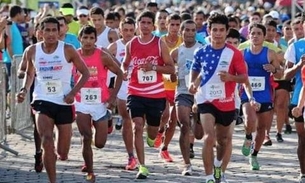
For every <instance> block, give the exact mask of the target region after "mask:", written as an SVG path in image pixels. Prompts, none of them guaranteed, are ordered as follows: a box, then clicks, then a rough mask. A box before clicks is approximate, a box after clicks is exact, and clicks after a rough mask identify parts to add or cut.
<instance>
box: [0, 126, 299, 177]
mask: <svg viewBox="0 0 305 183" xmlns="http://www.w3.org/2000/svg"><path fill="white" fill-rule="evenodd" d="M31 131H32V129H28V130H26V131H25V134H27V135H31ZM178 135H179V131H178V128H177V130H176V133H175V136H174V138H173V141H172V143H171V144H170V146H169V150H170V153H171V154H172V156H173V159H174V162H173V163H165V162H163V161H162V160H160V159H159V158H158V150H157V149H154V148H149V147H148V146H147V145H145V150H146V160H147V161H146V164H147V166H148V167H149V170H150V172H151V174H150V176H149V178H148V179H147V180H145V182H160V183H165V182H171V183H178V182H185V183H189V182H196V183H197V182H198V183H199V182H204V180H205V177H204V173H203V164H202V160H201V144H202V142H201V141H196V143H195V146H194V150H195V153H196V155H195V158H194V159H193V160H192V164H193V167H194V175H193V176H191V177H184V176H181V171H182V157H181V154H180V150H179V142H178ZM274 136H275V132H274V129H273V131H272V137H273V145H272V146H271V147H263V148H262V150H261V152H260V153H259V156H258V157H259V159H258V160H259V162H260V164H261V170H259V171H252V170H250V169H249V165H248V159H247V158H246V157H244V156H243V155H242V154H241V152H240V148H241V145H242V142H243V138H244V135H243V127H242V126H237V127H236V128H235V134H234V138H233V139H234V140H233V146H234V149H233V155H232V162H231V163H230V165H229V167H228V170H227V172H226V175H227V178H228V180H230V182H234V183H241V182H246V183H261V182H264V183H279V182H285V183H292V182H297V178H298V176H299V168H298V167H299V166H298V161H297V156H296V144H297V136H296V134H295V133H293V134H289V135H283V138H284V140H285V142H284V143H281V144H279V143H277V142H275V138H274ZM7 142H8V145H9V147H10V148H12V149H14V150H16V151H18V152H19V155H18V156H15V155H12V154H10V153H8V152H5V151H3V150H2V149H0V183H13V182H14V183H35V182H37V183H44V182H48V181H47V175H46V173H45V171H43V172H42V173H39V174H37V173H36V172H35V171H34V169H33V163H34V158H33V153H34V142H33V140H28V139H25V138H22V137H21V136H20V135H16V134H11V135H8V137H7ZM94 157H95V162H94V163H95V164H94V169H95V173H96V175H97V179H96V182H144V181H143V180H135V179H134V178H135V175H136V173H137V172H136V171H125V170H124V166H125V163H126V162H127V154H126V152H125V148H124V144H123V141H122V137H121V134H120V132H119V131H114V133H113V134H111V135H109V137H108V142H107V145H106V147H105V148H104V149H101V150H99V149H95V148H94ZM82 164H83V160H82V155H81V145H80V139H79V133H78V131H77V128H76V126H75V124H74V134H73V139H72V146H71V149H70V154H69V160H68V161H64V162H62V161H57V173H58V175H57V179H58V182H63V183H67V182H69V183H70V182H71V183H72V182H73V183H77V182H84V173H82V172H81V171H80V168H81V166H82Z"/></svg>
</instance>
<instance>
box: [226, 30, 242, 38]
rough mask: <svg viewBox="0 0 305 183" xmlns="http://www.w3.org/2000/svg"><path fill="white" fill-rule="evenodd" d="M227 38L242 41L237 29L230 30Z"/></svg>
mask: <svg viewBox="0 0 305 183" xmlns="http://www.w3.org/2000/svg"><path fill="white" fill-rule="evenodd" d="M227 38H235V39H238V40H240V33H239V32H238V30H236V29H229V33H228V35H227Z"/></svg>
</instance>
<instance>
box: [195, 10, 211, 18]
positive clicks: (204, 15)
mask: <svg viewBox="0 0 305 183" xmlns="http://www.w3.org/2000/svg"><path fill="white" fill-rule="evenodd" d="M194 15H202V16H203V18H207V17H209V14H206V13H204V12H203V11H202V10H199V11H196V12H195V13H194Z"/></svg>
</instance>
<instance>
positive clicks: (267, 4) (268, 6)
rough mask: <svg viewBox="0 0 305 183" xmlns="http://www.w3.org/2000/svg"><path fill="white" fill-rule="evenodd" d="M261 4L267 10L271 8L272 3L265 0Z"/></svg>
mask: <svg viewBox="0 0 305 183" xmlns="http://www.w3.org/2000/svg"><path fill="white" fill-rule="evenodd" d="M263 6H264V9H267V10H269V9H270V8H272V4H271V3H269V2H265V3H264V5H263Z"/></svg>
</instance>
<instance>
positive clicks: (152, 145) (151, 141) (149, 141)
mask: <svg viewBox="0 0 305 183" xmlns="http://www.w3.org/2000/svg"><path fill="white" fill-rule="evenodd" d="M146 143H147V145H148V146H149V147H154V144H155V140H152V139H150V138H149V137H148V135H147V136H146Z"/></svg>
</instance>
